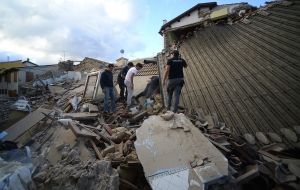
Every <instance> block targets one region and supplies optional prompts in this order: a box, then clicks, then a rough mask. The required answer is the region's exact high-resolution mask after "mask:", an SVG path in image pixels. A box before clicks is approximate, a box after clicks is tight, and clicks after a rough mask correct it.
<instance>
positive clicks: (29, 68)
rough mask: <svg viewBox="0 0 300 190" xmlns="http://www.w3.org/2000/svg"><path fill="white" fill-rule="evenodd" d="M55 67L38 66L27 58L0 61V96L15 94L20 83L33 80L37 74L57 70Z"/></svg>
mask: <svg viewBox="0 0 300 190" xmlns="http://www.w3.org/2000/svg"><path fill="white" fill-rule="evenodd" d="M57 68H58V67H57V65H42V66H39V65H37V64H35V63H32V62H31V61H30V60H29V59H27V60H26V61H23V62H22V60H17V61H8V62H0V96H10V97H14V96H17V95H19V94H20V93H19V88H20V85H23V84H25V83H27V82H31V81H33V80H34V79H35V78H36V76H37V75H42V74H44V73H46V72H49V71H50V72H51V71H57Z"/></svg>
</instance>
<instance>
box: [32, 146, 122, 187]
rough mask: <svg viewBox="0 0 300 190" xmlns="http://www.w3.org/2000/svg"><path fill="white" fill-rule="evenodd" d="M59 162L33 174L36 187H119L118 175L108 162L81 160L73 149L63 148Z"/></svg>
mask: <svg viewBox="0 0 300 190" xmlns="http://www.w3.org/2000/svg"><path fill="white" fill-rule="evenodd" d="M63 155H64V156H63V157H62V160H61V161H60V162H58V163H57V164H56V165H54V166H50V167H48V168H47V166H45V165H44V166H43V167H44V168H42V169H41V171H40V172H39V173H36V174H34V175H33V180H34V182H35V183H36V185H37V189H70V190H71V189H72V190H77V189H78V190H80V189H107V190H115V189H119V176H118V173H117V170H116V169H113V168H112V167H111V164H110V162H108V161H105V160H101V161H81V160H80V158H79V153H78V151H76V150H75V149H72V150H66V149H65V150H64V152H63Z"/></svg>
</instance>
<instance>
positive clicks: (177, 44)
mask: <svg viewBox="0 0 300 190" xmlns="http://www.w3.org/2000/svg"><path fill="white" fill-rule="evenodd" d="M299 8H300V5H299V2H298V1H275V2H270V3H267V5H266V6H264V7H260V8H258V9H257V8H254V7H252V6H250V5H248V4H247V3H236V4H227V5H217V3H215V2H211V3H202V4H197V5H196V6H194V7H192V8H191V9H189V10H187V11H186V12H184V13H183V14H181V15H179V16H177V17H176V18H174V19H172V20H171V21H169V22H167V21H165V23H164V24H163V26H162V27H161V29H160V31H159V33H160V34H161V35H163V37H164V50H163V51H162V52H160V53H158V55H157V56H156V57H153V58H145V59H138V60H132V61H133V62H135V63H136V62H141V63H144V67H143V69H142V70H140V71H139V73H138V75H137V76H135V78H134V83H135V84H136V85H135V91H136V93H140V92H141V91H143V90H144V89H143V88H145V87H146V86H147V84H148V80H149V78H151V77H153V76H159V77H160V78H162V76H163V73H164V66H165V64H166V62H167V59H168V58H170V52H171V51H172V50H174V49H178V50H179V51H180V53H181V57H182V58H184V59H185V60H186V61H187V63H188V68H187V69H186V70H185V73H184V74H185V85H184V88H183V91H182V94H181V103H182V104H181V106H180V111H179V112H180V113H172V112H169V111H166V110H165V109H164V105H165V103H166V92H165V89H164V88H163V87H162V85H161V84H159V85H160V89H159V90H156V91H153V92H152V93H151V96H150V98H146V97H141V98H138V99H137V98H134V99H133V102H134V104H135V106H134V107H132V108H131V109H130V110H128V109H126V108H125V105H124V104H123V103H122V102H120V101H117V105H116V107H117V111H116V113H112V114H109V115H105V114H103V106H102V102H103V93H102V91H101V88H100V87H99V78H100V77H101V73H102V71H103V69H105V67H106V66H107V65H108V64H109V63H108V62H105V61H100V60H97V59H94V58H88V57H86V58H85V59H84V60H83V61H81V62H80V63H79V64H78V65H74V64H73V62H72V61H66V62H61V63H60V64H59V65H58V67H59V68H61V69H62V70H66V71H64V72H62V73H61V74H60V75H57V76H56V75H55V74H54V73H53V72H47V73H45V74H44V75H40V77H39V78H38V79H36V80H35V81H34V82H32V83H31V84H28V85H31V86H32V85H33V83H35V84H39V85H42V86H43V83H45V84H48V90H47V91H45V92H43V93H42V95H30V98H29V101H28V103H29V104H30V105H31V106H32V112H31V113H29V114H28V115H26V116H25V117H24V118H22V119H20V120H19V121H18V122H16V123H14V124H13V125H12V126H10V127H9V128H7V129H5V131H2V132H1V133H0V139H1V144H0V145H1V146H0V148H1V151H0V157H1V158H2V160H0V178H1V179H2V181H0V189H1V188H3V189H5V188H6V189H45V190H46V189H73V190H76V189H78V190H79V189H111V190H114V189H154V190H155V189H157V190H160V189H164V190H171V189H172V190H174V189H178V190H179V189H180V190H181V189H237V190H238V189H299V186H300V182H299V179H300V174H299V171H300V170H299V168H300V164H299V163H300V162H299V159H300V155H299V134H300V129H299V126H300V125H299V123H300V122H299V120H300V119H299V108H300V104H299V98H298V97H299V81H300V80H299V76H300V75H299V60H300V59H299V47H300V45H299V44H300V43H299V34H300V33H299V21H300V19H299V18H300V15H299V13H298V12H299ZM128 61H129V60H127V59H126V58H123V57H121V58H120V59H118V60H117V61H116V62H117V65H118V66H117V67H116V68H115V70H114V72H113V75H114V79H115V80H116V78H117V74H118V72H119V71H120V69H121V67H122V66H124V65H125V64H126V63H127V62H128ZM39 85H37V86H39ZM115 94H116V95H117V94H118V88H115Z"/></svg>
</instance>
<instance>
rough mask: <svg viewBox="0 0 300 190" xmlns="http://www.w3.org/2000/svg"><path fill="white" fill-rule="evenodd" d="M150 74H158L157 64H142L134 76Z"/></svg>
mask: <svg viewBox="0 0 300 190" xmlns="http://www.w3.org/2000/svg"><path fill="white" fill-rule="evenodd" d="M150 75H158V67H157V64H152V63H148V64H143V68H142V69H141V70H140V71H139V72H138V74H137V75H136V76H150Z"/></svg>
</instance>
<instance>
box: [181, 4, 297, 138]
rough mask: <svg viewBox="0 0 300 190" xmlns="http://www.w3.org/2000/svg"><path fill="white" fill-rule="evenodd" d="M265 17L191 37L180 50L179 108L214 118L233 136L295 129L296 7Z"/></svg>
mask: <svg viewBox="0 0 300 190" xmlns="http://www.w3.org/2000/svg"><path fill="white" fill-rule="evenodd" d="M264 11H265V12H263V13H259V12H257V13H256V14H254V15H252V16H250V17H249V18H248V21H250V24H249V22H237V23H234V24H233V25H222V26H218V25H217V26H212V27H208V28H202V29H200V30H199V31H195V32H194V34H193V36H192V37H189V38H188V39H186V40H184V42H183V44H182V45H181V47H180V49H179V50H180V53H181V56H182V57H183V58H184V59H186V60H187V62H188V65H189V67H188V68H187V69H186V70H185V81H186V83H185V86H184V88H183V91H182V103H183V104H184V106H185V107H187V108H197V107H201V108H203V110H204V112H205V113H213V112H216V113H217V114H218V116H219V117H220V118H221V120H223V121H224V122H225V123H226V124H227V125H229V126H230V127H232V129H233V130H234V132H236V133H238V134H244V133H246V132H248V133H252V134H253V133H254V132H256V131H263V132H268V131H273V132H274V131H275V132H278V130H279V129H280V128H281V127H289V128H290V127H292V126H294V125H299V124H300V51H299V50H300V2H299V1H294V3H293V4H292V5H290V6H284V5H280V4H276V5H274V6H272V7H271V8H269V9H267V10H264ZM266 12H267V14H266ZM245 23H248V24H245Z"/></svg>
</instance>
